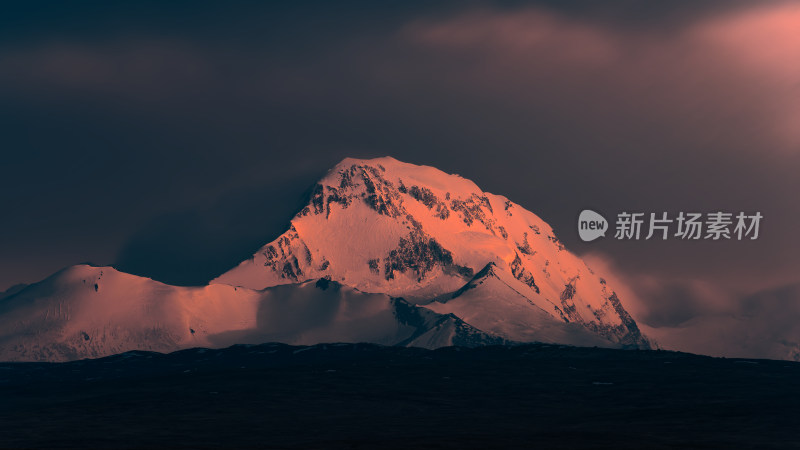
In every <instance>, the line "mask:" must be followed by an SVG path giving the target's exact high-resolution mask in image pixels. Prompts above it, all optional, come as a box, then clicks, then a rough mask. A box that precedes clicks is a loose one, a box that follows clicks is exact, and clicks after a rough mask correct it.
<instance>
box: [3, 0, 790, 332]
mask: <svg viewBox="0 0 800 450" xmlns="http://www.w3.org/2000/svg"><path fill="white" fill-rule="evenodd" d="M565 5H566V6H565ZM798 21H800V9H798V8H797V6H796V5H794V4H792V3H788V2H760V3H758V4H754V3H753V2H721V1H720V2H633V1H620V2H602V3H601V2H591V1H586V2H569V3H567V2H554V1H542V2H536V3H529V2H524V3H522V2H499V3H487V2H468V3H464V2H445V3H437V4H436V5H425V6H420V5H419V4H414V5H412V4H409V3H408V2H363V3H342V2H287V3H285V4H276V3H269V4H266V2H253V3H240V4H237V5H236V6H235V7H234V6H230V5H222V4H220V3H218V2H187V3H180V2H179V3H171V4H170V5H169V6H164V5H162V2H135V3H133V2H131V3H113V4H112V3H110V2H86V3H80V4H75V3H70V4H62V3H53V4H49V3H48V4H41V3H40V4H36V3H20V4H19V5H17V7H16V9H9V10H8V14H3V15H2V17H0V136H2V139H3V148H4V150H5V151H4V163H3V165H2V171H3V175H2V177H0V206H2V211H3V212H4V220H3V221H1V222H0V248H2V249H3V251H2V252H1V253H0V267H2V268H3V270H2V273H0V289H4V288H6V287H8V286H11V285H13V284H15V283H17V282H31V281H35V280H37V279H41V278H42V277H44V276H46V275H48V273H50V272H52V271H54V270H57V269H58V268H60V267H62V266H65V265H68V264H72V263H75V262H79V261H94V262H97V263H101V264H116V265H117V266H119V267H120V268H122V269H124V270H130V271H132V272H134V273H139V274H142V275H148V276H152V277H154V278H156V279H159V280H163V281H167V282H172V283H178V284H201V283H204V282H205V281H207V280H208V279H210V278H212V277H214V276H215V275H217V274H218V273H219V272H221V271H223V270H225V269H226V268H228V267H230V266H232V265H233V264H235V263H236V262H237V261H238V260H239V259H241V258H242V257H243V256H244V255H248V254H250V253H251V252H252V251H254V250H255V249H256V248H258V247H259V246H260V245H261V244H263V243H265V242H266V241H268V240H270V239H271V238H272V237H274V236H275V235H276V234H277V233H278V232H279V231H281V228H282V227H283V226H285V224H286V222H287V221H288V219H289V218H290V217H291V215H292V214H293V212H294V209H295V208H296V206H297V202H298V198H299V197H300V196H301V195H302V193H303V191H304V190H305V189H306V188H307V187H308V186H310V185H311V184H312V183H313V182H314V181H315V180H316V179H317V178H318V177H319V176H320V175H321V174H323V173H324V172H325V170H327V169H328V168H329V167H331V166H332V165H334V164H335V163H336V162H338V161H339V160H340V159H342V158H344V157H346V156H355V157H373V156H383V155H392V156H394V157H396V158H398V159H401V160H405V161H408V162H412V163H418V164H428V165H433V166H436V167H439V168H441V169H442V170H445V171H448V172H454V173H459V174H461V175H463V176H465V177H468V178H470V179H473V180H474V181H475V182H476V183H477V184H478V185H479V186H481V187H482V188H483V189H485V190H488V191H491V192H495V193H499V194H504V195H506V196H508V197H509V198H511V199H513V200H515V201H517V202H518V203H521V204H522V205H524V206H526V207H527V208H529V209H530V210H532V211H534V212H536V213H537V214H539V215H540V216H542V218H543V219H545V220H546V221H548V222H549V223H551V225H553V227H554V228H555V230H556V232H557V234H558V235H559V236H560V237H561V238H562V240H563V241H565V242H566V244H567V246H568V247H569V248H570V249H572V250H573V251H576V252H578V253H580V254H587V253H593V254H596V255H601V257H602V258H603V259H604V260H607V261H608V263H609V264H610V265H612V266H613V268H614V270H616V271H618V272H619V273H620V274H621V277H623V278H626V279H627V280H628V283H629V284H630V285H631V286H632V288H634V289H636V290H637V293H638V294H631V295H638V297H641V299H642V300H641V302H643V303H642V311H641V314H640V317H642V318H643V319H642V320H644V321H645V322H647V323H648V324H649V325H651V326H654V327H664V326H670V327H673V326H681V324H682V323H685V322H686V321H690V320H692V318H696V317H699V316H705V315H708V314H711V313H712V312H711V310H709V308H711V306H709V305H716V304H717V302H719V303H721V304H723V305H724V304H726V302H728V303H731V304H733V303H736V304H737V305H738V304H739V303H737V302H738V300H733V299H739V298H743V297H744V296H746V295H751V294H753V293H755V292H758V291H761V290H768V289H771V288H775V287H776V286H781V285H788V284H790V283H793V282H796V281H797V280H798V278H799V277H798V275H797V274H798V268H800V257H799V256H798V252H797V251H796V250H797V248H796V245H794V243H795V242H796V238H795V237H794V235H795V230H796V229H798V227H799V226H800V208H797V207H796V204H795V203H796V202H795V201H794V195H793V194H794V193H795V192H798V190H799V189H800V181H798V180H799V178H798V177H797V176H796V174H797V173H798V170H800V132H798V130H797V127H796V126H795V124H796V123H800V122H798V121H800V106H798V105H800V102H798V101H797V100H798V99H799V98H800V88H798V86H800V70H798V69H797V66H796V64H794V63H793V62H792V61H793V60H794V58H796V55H797V54H798V51H800V38H798V37H797V33H796V24H797V23H798ZM584 207H592V208H594V209H597V210H599V211H602V212H605V213H607V214H608V215H610V216H611V215H614V214H616V213H617V212H619V211H622V210H640V211H646V212H650V211H653V212H660V211H670V212H672V213H675V212H677V211H681V210H684V211H689V210H693V211H711V210H718V209H723V210H730V211H734V212H738V211H740V210H744V211H749V212H752V211H761V212H762V214H764V216H765V219H764V222H763V224H762V237H761V238H760V239H759V240H757V241H753V242H726V243H720V242H688V243H686V242H678V241H675V240H670V241H667V242H629V243H625V242H617V241H613V240H609V239H607V240H605V241H600V242H595V243H591V244H584V243H581V242H579V241H578V238H577V233H576V232H575V229H574V228H575V226H574V225H575V224H574V222H575V218H576V215H577V213H578V212H579V211H580V210H581V209H582V208H584ZM708 292H714V293H716V294H714V295H712V297H714V296H716V297H720V298H721V299H716V297H715V299H709V298H708V295H706V293H708ZM719 293H724V295H723V294H719ZM670 299H673V300H670ZM725 299H728V300H725ZM665 305H668V306H665ZM714 307H715V308H716V306H714ZM737 308H738V306H737ZM712 309H713V308H712ZM714 311H716V310H714Z"/></svg>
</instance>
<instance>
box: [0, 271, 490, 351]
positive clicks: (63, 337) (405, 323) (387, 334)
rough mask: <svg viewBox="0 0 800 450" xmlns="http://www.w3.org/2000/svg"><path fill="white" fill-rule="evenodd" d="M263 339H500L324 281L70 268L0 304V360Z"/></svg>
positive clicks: (421, 342)
mask: <svg viewBox="0 0 800 450" xmlns="http://www.w3.org/2000/svg"><path fill="white" fill-rule="evenodd" d="M264 342H284V343H290V344H298V345H311V344H316V343H320V342H372V343H377V344H384V345H409V346H417V347H425V348H437V347H443V346H450V345H464V346H474V345H481V344H501V343H503V340H502V339H500V338H498V337H496V336H493V335H490V334H487V333H483V332H481V331H480V330H477V329H475V328H474V327H472V326H470V325H468V324H466V323H465V322H463V321H462V320H460V319H458V318H457V317H455V316H453V315H449V314H439V313H436V312H434V311H431V310H429V309H426V308H422V307H418V306H415V305H412V304H409V303H408V302H406V301H404V300H402V299H396V298H391V297H389V296H387V295H385V294H369V293H364V292H360V291H358V290H356V289H353V288H351V287H348V286H342V285H340V284H339V283H336V282H334V281H328V280H326V279H322V280H316V281H309V282H305V283H300V284H297V285H291V286H276V287H273V288H269V289H264V290H261V291H253V290H250V289H246V288H240V287H233V286H226V285H222V284H213V285H209V286H204V287H176V286H169V285H166V284H163V283H159V282H157V281H153V280H151V279H149V278H144V277H138V276H135V275H130V274H126V273H122V272H119V271H116V270H114V269H113V268H110V267H93V266H88V265H78V266H72V267H69V268H67V269H64V270H62V271H60V272H58V273H56V274H55V275H53V276H51V277H49V278H48V279H46V280H44V281H42V282H40V283H36V284H34V285H31V286H28V287H27V288H26V289H24V290H22V291H20V292H18V293H17V294H15V295H12V296H9V297H7V298H6V299H3V300H0V361H14V360H21V361H65V360H75V359H81V358H87V357H88V358H92V357H101V356H107V355H112V354H116V353H122V352H126V351H130V350H152V351H160V352H171V351H175V350H180V349H184V348H192V347H212V348H219V347H227V346H230V345H234V344H260V343H264Z"/></svg>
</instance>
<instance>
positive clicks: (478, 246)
mask: <svg viewBox="0 0 800 450" xmlns="http://www.w3.org/2000/svg"><path fill="white" fill-rule="evenodd" d="M487 265H492V266H491V267H490V268H488V269H487V271H488V272H487V274H488V275H487V274H485V275H486V276H487V277H489V278H484V279H482V280H480V281H476V280H474V279H473V277H474V276H475V274H476V273H478V272H483V271H482V269H484V268H487ZM323 277H324V278H329V279H331V280H335V281H337V282H340V283H342V284H345V285H349V286H352V287H354V288H356V289H359V290H361V291H364V292H380V293H386V294H389V295H392V296H400V297H403V298H405V299H407V300H409V301H411V302H414V303H418V304H425V306H426V307H427V308H429V309H432V310H435V311H438V312H443V313H453V314H456V315H457V316H459V317H462V316H461V315H460V314H469V315H470V319H471V320H473V322H475V323H472V322H469V320H467V322H468V323H471V324H472V325H475V326H476V327H478V328H480V329H482V330H483V331H491V332H493V333H495V334H496V335H498V336H502V337H503V338H505V339H509V340H513V341H530V340H544V341H562V342H565V343H572V342H575V341H574V340H573V339H572V338H571V337H568V336H570V335H572V334H574V333H569V332H567V329H571V330H574V329H575V327H574V326H572V325H578V326H579V327H581V328H582V329H584V330H588V331H589V332H591V333H592V334H593V335H594V336H599V337H600V338H601V339H603V340H604V341H605V342H606V343H609V342H610V343H614V344H623V345H631V346H642V347H647V346H649V343H648V341H647V339H646V338H645V337H644V336H642V334H641V333H640V331H639V329H638V327H637V325H636V322H635V321H634V320H633V319H632V318H631V316H630V315H629V314H628V312H627V311H626V310H625V308H624V307H623V306H622V303H621V302H620V300H619V298H617V295H616V294H615V293H614V291H613V290H611V288H610V287H609V286H608V285H607V284H606V281H605V280H604V279H603V278H601V277H599V276H597V275H596V274H595V273H593V272H592V270H591V269H589V268H588V267H587V266H586V264H585V263H584V262H583V261H582V260H580V259H579V258H578V257H576V256H575V255H573V254H572V253H570V252H569V251H567V250H566V249H565V248H564V246H563V245H562V244H561V243H560V242H559V240H558V239H557V238H556V236H555V235H554V234H553V230H552V229H551V228H550V226H548V225H547V224H546V223H545V222H544V221H542V220H541V219H540V218H539V217H537V216H536V215H535V214H533V213H531V212H530V211H528V210H526V209H525V208H522V207H521V206H519V205H517V204H516V203H514V202H512V201H510V200H509V199H507V198H505V197H503V196H500V195H494V194H490V193H487V192H483V191H481V190H480V188H478V186H476V185H475V183H473V182H472V181H469V180H467V179H464V178H462V177H460V176H458V175H450V174H446V173H444V172H442V171H440V170H438V169H436V168H433V167H427V166H417V165H413V164H407V163H403V162H400V161H397V160H396V159H393V158H389V157H385V158H377V159H370V160H358V159H351V158H348V159H345V160H343V161H342V162H341V163H339V164H338V165H337V166H336V167H334V168H333V169H331V170H330V172H329V173H328V174H327V175H326V176H325V177H324V178H323V179H322V180H321V181H320V182H319V183H318V184H317V185H316V186H315V188H314V190H313V193H312V195H311V199H310V201H309V204H308V205H307V206H305V207H304V208H303V209H302V210H301V211H300V212H299V213H298V214H297V215H296V216H295V217H294V219H293V220H292V223H291V226H290V228H289V230H287V231H286V232H285V233H284V234H282V235H281V236H279V237H278V238H277V239H275V240H274V241H273V242H271V243H269V244H267V245H265V246H264V247H262V248H261V249H260V250H259V251H258V252H257V253H256V254H255V255H254V256H253V258H252V259H249V260H247V261H244V262H242V263H241V264H239V266H238V267H236V268H234V269H232V270H231V271H229V272H227V273H225V274H223V275H221V276H220V277H218V278H217V279H215V280H214V281H212V283H222V284H229V285H233V286H244V287H249V288H252V289H262V288H265V287H269V286H276V285H280V284H287V283H297V282H300V281H304V280H309V279H317V278H323ZM468 283H472V284H476V283H477V284H479V285H480V288H478V289H476V290H475V292H472V293H470V294H469V295H468V296H467V297H466V298H465V297H464V296H463V295H460V296H458V295H457V296H456V297H455V298H454V299H453V300H452V301H447V302H434V303H428V300H430V299H432V298H441V297H442V296H445V297H446V296H447V294H448V293H453V292H460V291H461V290H463V289H464V288H466V287H468V286H469V285H467V286H465V284H468ZM462 318H465V317H462ZM477 323H480V324H481V326H482V327H483V328H481V326H478V325H477ZM564 324H567V325H569V326H567V327H564V326H563V325H564ZM548 329H549V330H551V331H552V330H555V329H559V330H560V331H559V332H557V333H555V335H558V336H559V337H560V338H559V339H555V335H554V334H552V333H548V332H546V331H545V330H548Z"/></svg>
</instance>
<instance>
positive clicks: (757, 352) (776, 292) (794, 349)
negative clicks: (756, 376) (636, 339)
mask: <svg viewBox="0 0 800 450" xmlns="http://www.w3.org/2000/svg"><path fill="white" fill-rule="evenodd" d="M585 260H586V262H587V265H589V266H590V267H592V268H593V270H595V272H596V273H599V274H602V276H604V277H605V278H607V280H608V281H609V283H610V285H611V286H612V287H613V288H614V289H615V290H616V291H617V293H618V294H619V296H620V298H621V299H622V302H623V304H624V306H625V307H626V308H627V309H628V310H629V312H630V313H631V315H632V316H633V317H634V318H635V319H636V321H637V322H638V324H639V326H640V328H641V329H642V331H643V332H644V333H645V334H646V335H647V336H648V337H650V338H652V339H654V340H655V342H656V343H657V345H658V346H659V347H661V348H665V349H668V350H679V351H685V352H691V353H698V354H704V355H711V356H725V357H739V358H770V359H788V360H795V361H800V320H798V319H800V302H798V299H800V282H797V283H792V284H788V285H782V286H778V287H771V288H768V289H764V290H759V291H756V292H745V291H742V290H739V289H735V288H730V287H727V286H723V285H718V284H713V283H708V282H706V281H704V280H702V278H698V279H664V278H659V277H658V276H636V275H633V276H632V275H629V274H623V273H622V272H620V271H619V269H618V268H616V267H614V265H613V263H612V262H610V260H609V259H608V258H606V257H605V256H603V255H600V254H590V255H586V256H585Z"/></svg>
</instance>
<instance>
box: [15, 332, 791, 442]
mask: <svg viewBox="0 0 800 450" xmlns="http://www.w3.org/2000/svg"><path fill="white" fill-rule="evenodd" d="M798 377H800V363H794V362H787V361H770V360H740V359H721V358H710V357H703V356H695V355H691V354H685V353H674V352H665V351H642V350H634V351H631V350H613V349H598V348H585V347H584V348H579V347H566V346H557V345H543V344H536V345H523V346H514V347H508V346H489V347H479V348H474V349H468V348H460V347H455V348H453V347H447V348H441V349H438V350H425V349H420V348H403V347H382V346H377V345H367V344H338V345H317V346H311V347H296V346H287V345H283V344H265V345H258V346H235V347H231V348H227V349H219V350H210V349H191V350H184V351H181V352H177V353H173V354H169V355H162V354H156V353H149V352H133V353H126V354H123V355H119V356H113V357H109V358H103V359H97V360H86V361H76V362H71V363H63V364H49V363H0V448H5V447H25V448H31V447H36V448H42V447H45V448H51V447H53V448H55V447H58V448H96V447H102V448H132V447H134V448H167V447H169V448H176V447H178V448H256V447H257V448H350V449H353V448H355V449H368V448H439V449H441V448H452V449H462V448H548V449H573V448H593V449H598V448H609V449H611V448H613V449H642V448H656V449H667V448H693V449H694V448H706V449H708V448H720V449H732V448H759V449H764V448H767V449H768V448H797V447H798V445H800V438H798V435H797V427H796V425H797V423H800V410H798V409H797V403H798V401H800V384H798V383H797V379H798Z"/></svg>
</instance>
